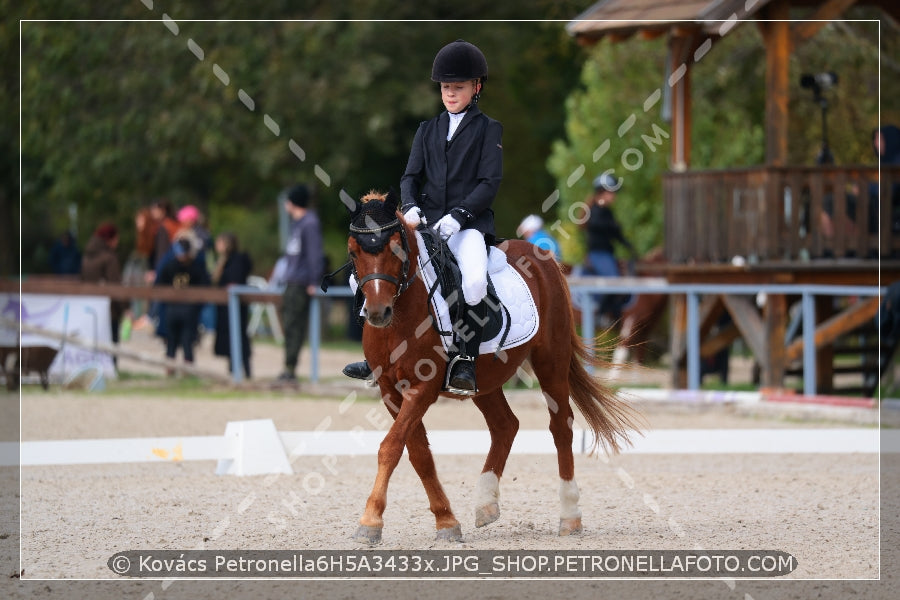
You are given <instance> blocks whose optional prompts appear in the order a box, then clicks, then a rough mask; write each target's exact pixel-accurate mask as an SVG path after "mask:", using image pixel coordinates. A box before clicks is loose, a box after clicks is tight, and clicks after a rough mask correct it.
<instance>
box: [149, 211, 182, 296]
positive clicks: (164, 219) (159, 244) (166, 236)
mask: <svg viewBox="0 0 900 600" xmlns="http://www.w3.org/2000/svg"><path fill="white" fill-rule="evenodd" d="M150 214H151V216H152V217H153V220H154V222H155V227H156V239H155V240H154V247H153V263H152V265H151V266H152V267H153V270H154V271H159V268H160V267H161V266H162V261H163V259H164V258H165V256H166V253H168V252H169V249H170V248H171V247H172V240H173V239H174V238H175V234H176V233H177V232H178V229H179V228H180V225H179V223H178V221H177V220H176V219H175V210H174V209H173V208H172V203H171V202H169V201H168V200H165V199H163V200H157V201H156V202H154V203H153V205H152V206H151V207H150ZM149 280H150V281H152V280H153V276H152V275H150V276H149Z"/></svg>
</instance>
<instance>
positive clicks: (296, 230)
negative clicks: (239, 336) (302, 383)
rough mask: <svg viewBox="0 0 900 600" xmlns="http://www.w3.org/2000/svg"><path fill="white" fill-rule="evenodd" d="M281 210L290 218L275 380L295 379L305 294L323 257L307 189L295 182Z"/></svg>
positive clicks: (304, 319)
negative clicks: (281, 334) (281, 352)
mask: <svg viewBox="0 0 900 600" xmlns="http://www.w3.org/2000/svg"><path fill="white" fill-rule="evenodd" d="M284 207H285V210H286V211H287V213H288V216H289V217H290V219H291V224H290V232H289V234H288V241H287V245H286V247H285V250H284V254H285V257H286V259H287V260H286V264H285V273H284V282H285V288H284V292H283V293H282V296H281V320H282V326H283V327H284V371H282V373H281V374H280V375H279V376H278V380H279V381H282V382H285V383H292V382H296V381H297V375H296V373H295V371H296V369H297V362H298V360H299V357H300V350H301V349H302V347H303V340H304V339H305V338H306V332H307V326H308V324H309V298H310V296H312V295H313V294H315V293H316V287H317V286H318V284H319V281H320V280H321V279H322V268H323V266H324V259H323V253H322V228H321V225H320V224H319V216H318V215H317V214H316V213H315V211H313V210H312V209H310V208H309V190H308V189H307V187H306V186H305V185H296V186H294V187H292V188H290V189H289V190H288V192H287V199H286V200H285V202H284Z"/></svg>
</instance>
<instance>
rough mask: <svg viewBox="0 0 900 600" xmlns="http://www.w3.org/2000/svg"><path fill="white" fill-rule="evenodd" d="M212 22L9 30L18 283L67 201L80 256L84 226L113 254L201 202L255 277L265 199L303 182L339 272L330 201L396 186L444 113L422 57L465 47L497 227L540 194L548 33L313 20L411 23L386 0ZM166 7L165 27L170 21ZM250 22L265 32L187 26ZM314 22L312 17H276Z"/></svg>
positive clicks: (341, 233)
mask: <svg viewBox="0 0 900 600" xmlns="http://www.w3.org/2000/svg"><path fill="white" fill-rule="evenodd" d="M0 2H2V0H0ZM4 4H7V3H6V2H4ZM51 4H52V7H51ZM424 4H425V6H424V8H431V9H433V10H434V11H435V12H437V13H441V12H442V11H445V10H446V9H445V8H444V7H445V6H446V5H445V4H442V3H438V2H436V1H431V0H428V1H426V2H425V3H424ZM579 7H580V5H577V4H576V3H574V2H563V3H555V2H550V0H530V1H529V2H526V3H524V4H522V5H520V6H518V7H515V8H512V7H505V8H501V7H497V6H494V4H493V3H489V2H487V0H480V1H477V2H475V3H474V4H473V3H470V4H469V5H467V6H466V7H464V10H463V11H462V12H460V11H458V12H460V16H462V17H465V18H479V17H480V18H483V17H485V16H491V15H497V16H501V18H504V17H505V18H510V17H513V16H519V17H535V16H536V17H540V16H544V15H546V14H547V12H548V11H556V12H555V13H554V16H557V17H562V18H565V17H568V16H571V15H572V14H575V13H576V12H577V11H578V9H579ZM415 8H417V9H418V8H423V7H422V6H417V7H415ZM215 10H216V11H217V12H216V14H209V12H210V8H209V7H205V6H194V5H190V4H179V5H177V6H165V7H162V6H160V3H159V2H157V3H155V5H154V8H153V10H148V9H147V8H146V7H145V5H144V4H143V3H141V2H139V1H137V0H135V1H133V2H130V3H125V5H123V6H118V7H115V8H105V9H97V10H94V11H92V10H91V9H89V8H86V7H85V6H84V4H83V3H76V2H74V0H71V1H68V2H66V1H64V2H58V3H50V2H46V3H40V2H38V3H37V4H35V5H29V8H27V9H21V10H20V11H19V14H20V15H23V14H27V16H29V17H30V18H41V17H43V18H48V17H54V18H90V17H91V16H93V15H96V16H102V17H106V18H130V19H135V18H138V19H148V21H143V22H103V23H101V22H70V21H66V22H44V21H42V22H26V23H23V25H22V87H21V89H22V107H23V110H22V163H23V182H22V209H23V231H22V233H23V250H24V251H23V257H24V263H23V267H24V270H25V271H26V272H35V271H37V272H40V271H42V270H44V269H46V265H45V264H40V263H39V262H36V261H33V260H32V257H34V256H36V254H35V253H36V252H37V251H38V250H39V248H41V247H46V246H48V245H49V243H50V241H51V240H52V239H53V238H54V237H55V236H56V235H58V234H59V233H60V232H61V231H62V230H64V229H66V228H67V227H69V226H70V223H69V216H68V207H69V205H75V206H77V209H78V219H77V223H76V224H77V226H78V237H79V241H80V243H81V244H82V245H83V244H84V242H85V241H86V238H87V236H88V235H89V234H90V231H91V230H92V229H93V227H94V225H96V223H98V222H100V221H101V220H106V219H113V220H114V221H116V222H117V223H118V224H119V226H120V229H121V230H122V231H123V236H122V244H121V245H120V249H121V250H122V252H123V254H124V253H127V251H128V249H129V248H130V247H131V244H132V240H133V233H132V231H131V223H132V220H131V217H132V215H133V214H134V212H135V211H136V210H137V209H138V208H139V207H141V206H144V205H146V204H148V203H150V202H151V201H152V200H154V199H156V198H158V197H167V198H169V199H171V200H172V201H173V202H174V203H175V204H176V205H179V204H185V203H193V204H196V205H198V206H199V207H200V208H201V209H202V210H203V211H204V212H206V213H207V214H208V215H209V218H210V223H211V225H212V230H213V233H217V232H218V231H219V230H222V229H229V230H233V231H235V232H236V233H237V234H238V236H239V238H240V239H241V240H242V243H243V245H244V246H245V247H246V248H247V249H248V250H250V252H251V253H252V254H253V256H254V258H255V259H256V264H257V267H258V270H259V271H260V273H265V272H266V271H267V270H268V268H270V267H271V263H273V262H274V260H275V258H276V257H277V255H278V252H279V248H278V240H279V238H278V235H277V214H276V213H275V212H274V209H273V206H275V202H274V200H275V198H276V197H277V195H278V193H279V191H280V190H282V189H283V188H284V187H286V186H288V185H291V184H293V183H295V182H298V181H304V182H307V183H309V184H312V185H313V187H314V188H316V201H317V208H318V211H319V214H320V217H321V218H322V221H323V225H324V227H325V229H326V231H325V238H326V241H327V244H328V245H327V248H326V251H327V253H328V254H329V256H330V257H331V260H332V263H334V264H339V262H342V261H343V256H344V255H345V254H346V250H345V240H346V225H347V223H346V211H345V210H344V207H343V204H342V203H341V202H340V198H339V194H340V192H341V190H345V191H346V192H347V193H349V194H350V195H351V196H353V197H358V196H359V195H361V194H362V193H365V192H366V191H368V190H369V189H371V188H376V189H382V190H385V189H387V188H388V187H390V186H392V185H394V186H396V185H397V184H398V182H399V179H400V176H401V175H402V172H403V169H404V167H405V165H406V159H407V156H408V152H409V144H410V142H411V140H412V136H413V134H414V132H415V130H416V127H417V125H418V123H419V122H420V121H422V120H425V119H428V118H430V117H432V116H434V115H436V114H437V113H438V112H439V111H440V110H441V106H440V98H439V94H438V92H437V86H436V84H434V83H432V82H431V81H430V77H429V76H430V70H431V61H432V59H433V57H434V54H435V52H436V51H437V50H438V49H439V48H440V46H441V45H443V44H445V43H447V42H449V41H452V40H454V39H457V38H461V37H462V38H466V39H469V40H471V41H473V42H475V43H477V44H478V45H479V46H480V47H481V48H482V49H483V50H484V52H485V54H486V55H487V57H488V61H489V65H490V80H489V81H488V85H487V87H486V90H485V93H484V95H483V99H482V104H481V106H482V109H483V110H484V111H485V112H486V113H487V114H489V115H491V116H492V117H495V118H497V119H498V120H500V121H501V122H503V124H504V126H505V134H506V139H505V140H504V148H505V150H506V165H505V177H504V183H503V185H502V186H501V192H500V196H499V197H498V199H497V202H496V204H495V210H496V213H497V222H498V233H499V234H500V235H505V236H511V235H513V232H514V230H515V227H516V225H517V224H518V222H519V220H520V219H521V218H522V216H524V214H526V213H527V212H530V211H533V210H535V208H536V207H537V206H539V205H540V202H541V200H542V199H543V198H544V197H545V196H546V194H547V193H549V190H552V185H553V184H552V179H551V178H550V176H549V174H548V173H546V172H545V171H544V170H543V169H542V168H535V166H536V165H541V164H542V163H543V162H544V159H545V156H546V154H547V152H548V151H549V144H550V142H551V140H552V139H553V138H554V137H558V136H559V135H560V134H561V131H562V121H563V99H564V97H565V95H566V93H567V92H568V89H569V88H570V86H571V84H572V83H573V82H574V81H575V78H576V77H577V73H578V69H579V63H580V60H579V58H578V56H579V54H578V49H577V46H576V45H575V44H573V43H572V41H571V39H570V38H569V37H568V36H567V35H566V33H565V31H564V29H563V27H562V24H561V23H541V22H528V23H524V22H520V23H512V22H402V23H397V22H378V21H370V22H366V21H356V22H336V21H328V20H326V19H334V18H358V19H362V18H366V17H371V18H377V17H379V16H384V15H391V17H392V18H413V17H418V16H420V15H418V14H415V15H414V14H411V13H413V12H416V11H415V10H413V7H412V6H409V5H402V6H398V5H397V4H396V3H393V2H388V1H387V0H378V1H375V2H363V1H358V2H351V3H342V4H339V5H334V4H333V3H331V4H328V3H324V2H304V3H301V4H300V5H297V4H296V3H287V2H283V3H267V5H266V8H265V9H262V10H261V9H257V8H253V9H251V8H250V7H249V6H248V5H247V4H246V3H240V2H224V3H219V4H217V6H216V7H215ZM261 12H265V14H264V15H263V14H260V13H261ZM463 12H464V13H465V14H462V13H463ZM101 13H102V14H101ZM163 13H166V14H168V15H170V16H171V18H172V19H173V22H170V23H169V26H167V25H166V24H164V23H163V22H162V21H161V20H160V19H161V17H162V14H163ZM407 13H410V14H407ZM260 17H264V18H268V19H274V21H271V22H250V21H241V22H234V21H232V22H201V21H196V20H192V19H225V18H232V19H250V18H254V19H258V18H260ZM309 18H316V19H323V20H321V21H316V22H311V21H299V20H288V19H309ZM173 31H177V35H176V34H174V33H173ZM8 33H12V32H8ZM192 49H193V50H192ZM201 57H202V59H201ZM214 65H215V68H214ZM226 81H227V84H226ZM248 98H249V99H252V107H253V108H252V110H250V109H249V107H248V106H247V104H248V103H249V100H247V99H248ZM276 132H277V134H276ZM290 140H293V142H294V143H293V144H291V146H293V148H292V147H291V146H289V141H290ZM298 154H299V155H300V156H298Z"/></svg>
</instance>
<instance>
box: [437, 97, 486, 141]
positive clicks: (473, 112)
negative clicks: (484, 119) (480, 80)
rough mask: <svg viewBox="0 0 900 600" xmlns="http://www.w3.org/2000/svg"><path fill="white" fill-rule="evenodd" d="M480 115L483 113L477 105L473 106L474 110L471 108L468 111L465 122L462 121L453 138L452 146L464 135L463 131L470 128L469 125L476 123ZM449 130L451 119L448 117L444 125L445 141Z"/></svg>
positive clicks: (464, 118)
mask: <svg viewBox="0 0 900 600" xmlns="http://www.w3.org/2000/svg"><path fill="white" fill-rule="evenodd" d="M444 114H445V115H446V114H447V113H446V112H444ZM480 114H481V111H480V110H478V105H477V104H476V105H475V106H473V107H472V108H470V109H469V110H468V111H466V115H465V116H464V117H463V120H462V121H460V123H459V126H458V127H457V128H456V131H454V132H453V138H452V139H451V140H450V143H451V144H452V143H453V142H454V141H456V139H457V138H458V137H459V135H460V134H461V133H462V130H463V129H465V128H466V126H468V124H469V123H471V122H472V121H474V120H475V117H477V116H478V115H480ZM449 128H450V117H447V118H446V122H445V124H444V139H447V131H448V130H449Z"/></svg>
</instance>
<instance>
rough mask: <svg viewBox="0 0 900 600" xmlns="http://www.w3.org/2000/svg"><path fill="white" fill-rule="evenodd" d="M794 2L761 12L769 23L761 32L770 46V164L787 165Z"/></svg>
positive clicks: (771, 5) (786, 0)
mask: <svg viewBox="0 0 900 600" xmlns="http://www.w3.org/2000/svg"><path fill="white" fill-rule="evenodd" d="M790 6H791V5H790V0H775V1H774V2H771V3H769V4H768V5H767V6H766V7H765V8H764V9H763V10H762V11H761V12H762V13H763V16H764V17H765V18H767V19H781V20H780V21H779V20H775V21H769V22H764V23H763V22H761V23H760V29H761V30H762V34H763V42H764V43H765V45H766V164H767V165H770V166H784V165H785V163H786V161H787V133H788V72H789V71H788V66H789V65H788V61H789V59H790V56H791V29H790V23H789V22H788V21H787V19H789V18H790Z"/></svg>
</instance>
